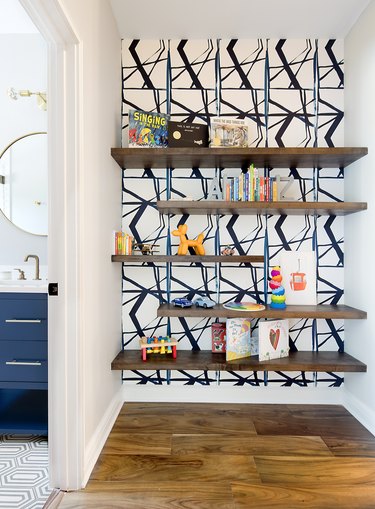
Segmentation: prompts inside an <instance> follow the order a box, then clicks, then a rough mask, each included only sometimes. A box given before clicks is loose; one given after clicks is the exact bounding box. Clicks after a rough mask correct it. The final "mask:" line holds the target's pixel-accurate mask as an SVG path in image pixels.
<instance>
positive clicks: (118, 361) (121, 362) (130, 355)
mask: <svg viewBox="0 0 375 509" xmlns="http://www.w3.org/2000/svg"><path fill="white" fill-rule="evenodd" d="M111 369H112V370H133V369H137V370H139V369H142V370H155V369H175V370H179V369H184V370H204V371H308V372H314V371H320V372H362V373H364V372H366V370H367V366H366V364H364V363H363V362H361V361H359V360H357V359H355V358H354V357H352V356H350V355H348V354H346V353H340V352H326V351H324V352H292V353H290V355H289V357H283V358H282V359H273V360H270V361H259V359H258V356H253V357H246V358H243V359H237V360H234V361H226V360H225V354H220V353H212V352H210V351H207V350H200V351H193V350H178V349H177V359H173V358H172V357H166V356H161V355H155V356H154V357H152V358H150V359H148V360H147V361H146V362H144V361H142V359H141V352H140V351H139V350H123V351H121V352H120V353H119V354H118V355H117V356H116V358H115V359H114V360H113V361H112V364H111Z"/></svg>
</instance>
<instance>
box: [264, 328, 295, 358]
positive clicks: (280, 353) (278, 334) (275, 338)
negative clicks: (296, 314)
mask: <svg viewBox="0 0 375 509" xmlns="http://www.w3.org/2000/svg"><path fill="white" fill-rule="evenodd" d="M258 326H259V360H260V361H268V360H270V359H280V358H281V357H288V355H289V321H288V320H270V321H266V322H259V324H258Z"/></svg>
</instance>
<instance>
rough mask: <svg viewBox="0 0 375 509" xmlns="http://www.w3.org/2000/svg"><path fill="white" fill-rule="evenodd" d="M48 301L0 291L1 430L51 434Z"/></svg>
mask: <svg viewBox="0 0 375 509" xmlns="http://www.w3.org/2000/svg"><path fill="white" fill-rule="evenodd" d="M47 383H48V301H47V294H45V293H11V292H4V293H1V292H0V433H37V434H47V423H48V391H47V387H48V385H47Z"/></svg>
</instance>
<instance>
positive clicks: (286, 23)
mask: <svg viewBox="0 0 375 509" xmlns="http://www.w3.org/2000/svg"><path fill="white" fill-rule="evenodd" d="M370 1H375V0H156V1H154V2H150V1H147V0H146V1H139V0H138V1H137V0H110V3H111V6H112V11H113V13H114V17H115V19H116V21H117V25H118V29H119V32H120V36H121V38H123V39H126V38H131V39H155V38H156V39H159V38H166V39H179V38H186V39H187V38H189V39H202V38H203V39H206V38H214V39H217V38H220V39H226V38H247V39H249V38H251V39H252V38H258V37H262V38H294V37H296V38H337V39H340V38H344V37H345V36H346V35H347V34H348V32H349V31H350V29H351V27H352V26H353V25H354V23H355V22H356V20H357V19H358V17H359V16H360V14H361V13H362V11H363V10H364V8H365V7H366V6H367V5H368V4H369V3H370Z"/></svg>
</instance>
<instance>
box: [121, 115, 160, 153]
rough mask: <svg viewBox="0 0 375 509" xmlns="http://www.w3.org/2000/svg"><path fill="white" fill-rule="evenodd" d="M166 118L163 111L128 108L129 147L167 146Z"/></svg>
mask: <svg viewBox="0 0 375 509" xmlns="http://www.w3.org/2000/svg"><path fill="white" fill-rule="evenodd" d="M168 120H169V115H165V114H164V113H155V112H147V111H141V110H129V147H148V148H163V147H167V146H168Z"/></svg>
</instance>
